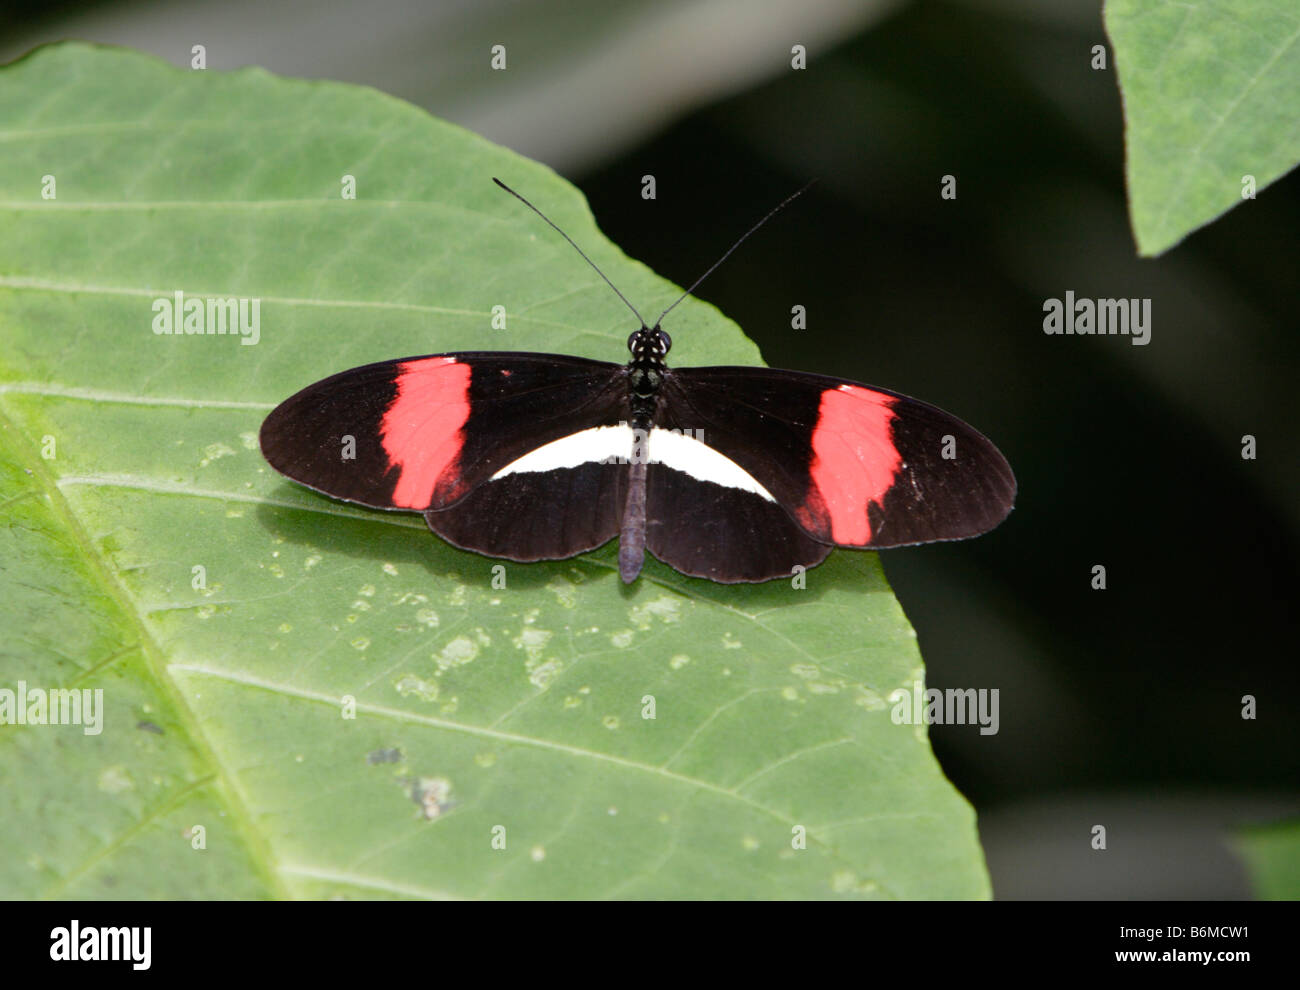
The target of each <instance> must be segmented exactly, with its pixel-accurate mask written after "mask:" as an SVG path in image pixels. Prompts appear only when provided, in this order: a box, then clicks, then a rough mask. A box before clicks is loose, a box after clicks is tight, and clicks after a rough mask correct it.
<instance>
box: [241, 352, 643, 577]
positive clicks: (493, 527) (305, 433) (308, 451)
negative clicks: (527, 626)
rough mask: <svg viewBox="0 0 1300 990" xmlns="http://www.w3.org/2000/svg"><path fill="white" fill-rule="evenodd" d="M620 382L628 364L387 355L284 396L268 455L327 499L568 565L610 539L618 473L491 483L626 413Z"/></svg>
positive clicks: (612, 469) (490, 548)
mask: <svg viewBox="0 0 1300 990" xmlns="http://www.w3.org/2000/svg"><path fill="white" fill-rule="evenodd" d="M625 378H626V370H625V368H624V367H623V366H622V365H617V364H611V363H608V362H604V361H589V360H586V359H583V358H576V357H568V356H564V355H552V354H531V353H510V352H498V351H483V352H462V353H455V354H435V355H427V356H424V357H416V358H405V359H402V360H397V361H383V362H379V363H377V364H371V365H366V366H364V367H360V368H353V369H351V370H349V371H345V372H342V373H340V374H338V375H334V376H332V377H330V378H326V379H324V380H322V381H319V382H316V383H315V384H313V385H309V386H308V387H307V388H305V389H303V390H302V391H301V392H298V393H297V394H296V395H294V396H292V397H290V398H289V399H286V400H285V401H284V402H283V403H281V404H280V405H279V406H277V407H276V409H275V410H273V411H272V413H271V414H270V415H269V416H268V417H267V418H266V421H265V422H264V423H263V425H262V431H261V446H262V453H263V455H264V456H265V457H266V459H267V461H268V462H269V463H270V464H271V466H272V467H274V468H275V469H276V470H277V471H279V472H280V473H282V474H284V475H286V476H287V477H289V478H291V479H292V480H294V481H296V482H298V483H300V484H303V485H306V486H307V487H309V488H313V489H315V490H317V491H320V492H323V493H324V494H326V495H331V496H333V497H335V498H340V499H344V500H346V501H350V502H356V503H359V504H362V505H367V506H371V507H373V508H379V509H406V510H418V511H422V512H424V513H425V519H426V520H427V521H428V523H429V526H430V528H431V529H432V530H433V531H434V532H436V533H438V534H439V535H440V536H443V537H444V538H445V539H447V540H448V541H449V542H451V543H454V544H455V545H457V546H460V547H463V548H465V549H470V550H476V551H478V552H480V553H487V554H491V555H493V556H503V557H508V558H510V559H515V560H538V559H543V558H555V557H568V556H572V555H573V554H576V553H581V552H583V551H584V550H590V549H593V548H594V547H597V546H600V545H601V544H602V543H605V542H607V541H608V540H609V539H611V538H612V537H613V536H614V535H615V534H616V533H617V531H618V516H619V514H620V512H621V508H622V503H621V501H619V497H620V494H621V493H622V491H623V489H622V487H621V486H622V485H623V482H622V480H621V476H622V475H623V474H625V473H626V469H625V468H624V469H623V470H622V471H620V470H619V467H618V465H616V464H595V463H579V464H574V465H572V466H569V467H558V468H555V469H554V470H549V471H546V472H544V473H542V472H528V471H519V472H515V473H511V474H506V475H504V476H502V477H499V478H495V479H494V475H496V474H497V473H498V472H500V471H501V470H502V469H503V468H506V467H507V466H508V465H510V464H512V463H514V462H516V461H518V460H519V459H520V458H522V457H524V456H525V455H527V454H529V453H532V452H534V451H536V450H538V449H539V448H542V447H544V446H545V445H547V444H549V443H551V442H553V441H556V440H558V439H560V438H563V437H567V436H571V435H573V434H575V433H581V432H582V431H585V430H591V429H594V428H598V427H603V426H613V425H616V424H617V423H619V422H620V421H621V420H624V419H626V418H627V412H626V392H627V387H626V384H625Z"/></svg>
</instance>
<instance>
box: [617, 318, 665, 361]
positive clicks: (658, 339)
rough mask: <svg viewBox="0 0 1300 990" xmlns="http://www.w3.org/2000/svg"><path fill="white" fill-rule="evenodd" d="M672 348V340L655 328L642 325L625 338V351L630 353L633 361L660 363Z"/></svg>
mask: <svg viewBox="0 0 1300 990" xmlns="http://www.w3.org/2000/svg"><path fill="white" fill-rule="evenodd" d="M672 346H673V338H672V337H670V336H668V334H667V333H665V332H664V331H663V330H660V329H659V328H658V327H657V326H656V327H654V328H653V329H651V328H650V327H647V326H645V325H644V324H643V325H642V327H641V329H640V330H637V331H635V332H634V333H633V334H632V335H631V336H630V337H628V338H627V349H628V350H629V351H631V352H632V360H633V361H637V360H640V361H645V360H650V361H662V360H663V359H664V358H665V357H666V356H667V355H668V351H669V349H670V348H671V347H672Z"/></svg>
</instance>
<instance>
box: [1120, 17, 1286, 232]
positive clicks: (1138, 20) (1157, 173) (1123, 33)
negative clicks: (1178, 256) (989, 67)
mask: <svg viewBox="0 0 1300 990" xmlns="http://www.w3.org/2000/svg"><path fill="white" fill-rule="evenodd" d="M1105 16H1106V31H1107V33H1108V34H1109V35H1110V39H1111V43H1112V44H1113V45H1114V48H1115V65H1116V69H1117V71H1118V75H1119V84H1120V91H1121V93H1122V95H1123V98H1124V119H1125V144H1126V146H1127V151H1128V192H1129V211H1130V214H1131V219H1132V222H1133V232H1134V235H1135V236H1136V238H1137V243H1138V249H1139V250H1140V252H1141V253H1142V254H1144V255H1154V254H1159V253H1161V252H1162V251H1165V250H1167V249H1168V248H1170V247H1172V246H1173V245H1175V244H1177V243H1178V242H1179V241H1181V240H1182V239H1183V238H1184V237H1186V236H1187V235H1188V234H1189V233H1191V232H1192V231H1193V230H1195V229H1196V228H1197V227H1200V226H1202V225H1203V224H1206V223H1209V222H1210V221H1211V220H1213V219H1214V218H1215V217H1217V216H1219V215H1220V214H1221V213H1224V212H1226V211H1227V210H1230V209H1231V208H1232V207H1233V206H1235V205H1237V204H1238V203H1240V202H1242V201H1243V188H1244V186H1243V180H1244V178H1245V177H1246V176H1252V177H1253V178H1254V184H1255V188H1256V191H1258V190H1259V189H1263V188H1264V187H1265V186H1267V185H1268V184H1269V183H1271V182H1272V181H1273V180H1275V179H1277V178H1280V177H1281V176H1283V175H1285V174H1286V173H1287V172H1289V171H1290V170H1291V169H1293V168H1294V167H1295V165H1296V163H1297V161H1300V10H1297V8H1296V4H1295V0H1219V2H1217V3H1181V2H1178V3H1175V2H1172V0H1163V2H1162V0H1107V2H1106V15H1105Z"/></svg>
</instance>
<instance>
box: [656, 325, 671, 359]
mask: <svg viewBox="0 0 1300 990" xmlns="http://www.w3.org/2000/svg"><path fill="white" fill-rule="evenodd" d="M655 346H656V347H657V348H659V353H660V354H667V353H668V351H669V349H670V348H671V347H672V346H673V338H672V337H670V336H668V334H666V333H665V332H664V331H662V330H659V329H657V328H656V329H655Z"/></svg>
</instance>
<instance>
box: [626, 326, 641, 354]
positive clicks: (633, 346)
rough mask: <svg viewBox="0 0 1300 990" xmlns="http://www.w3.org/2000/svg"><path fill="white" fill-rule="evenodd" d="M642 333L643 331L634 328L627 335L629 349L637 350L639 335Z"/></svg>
mask: <svg viewBox="0 0 1300 990" xmlns="http://www.w3.org/2000/svg"><path fill="white" fill-rule="evenodd" d="M640 335H641V331H640V330H633V331H632V332H631V333H630V334H628V337H627V349H628V350H629V351H635V350H636V339H637V337H639V336H640Z"/></svg>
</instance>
